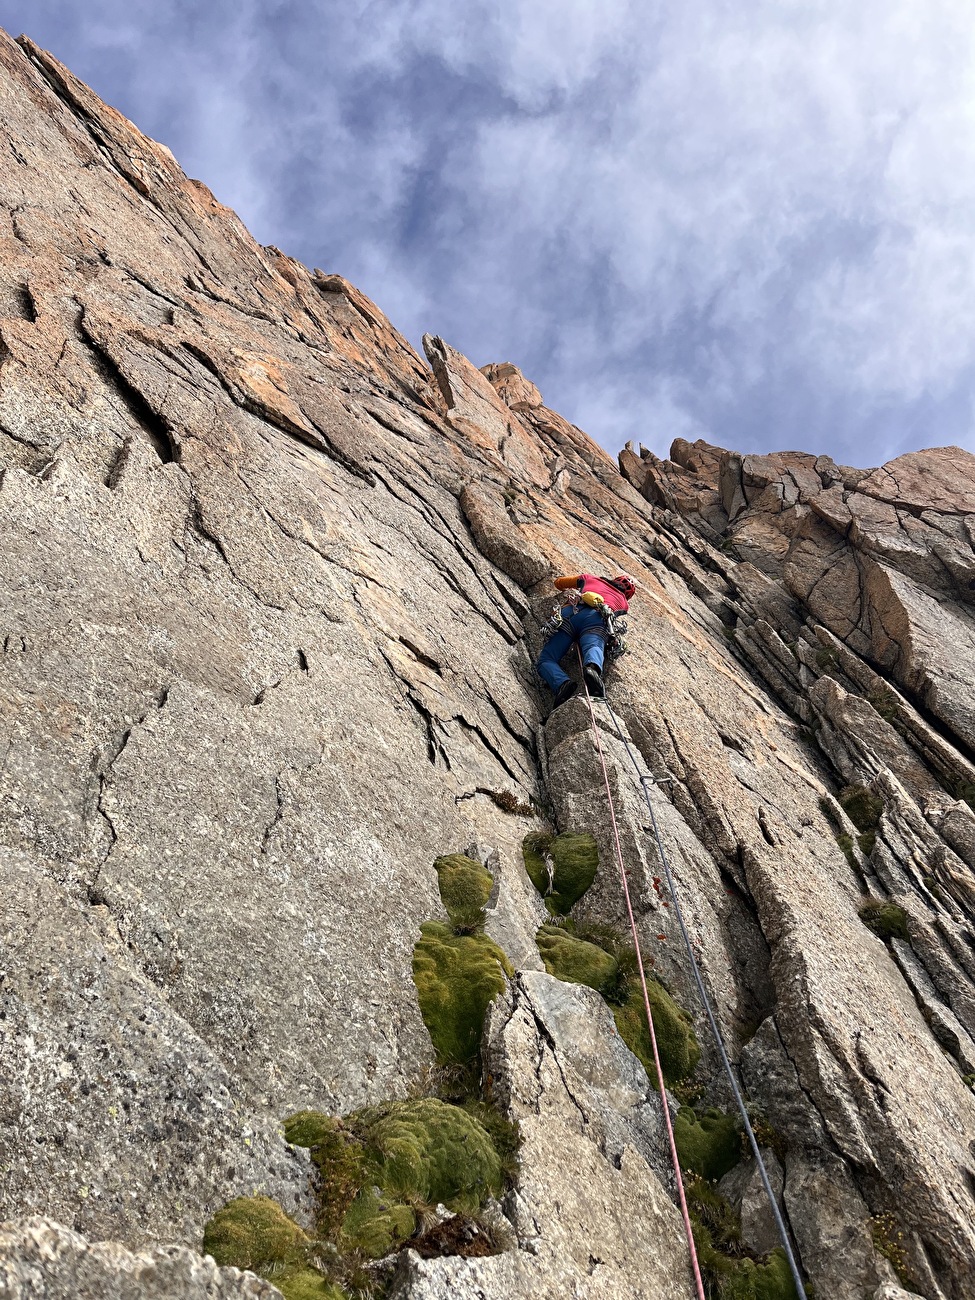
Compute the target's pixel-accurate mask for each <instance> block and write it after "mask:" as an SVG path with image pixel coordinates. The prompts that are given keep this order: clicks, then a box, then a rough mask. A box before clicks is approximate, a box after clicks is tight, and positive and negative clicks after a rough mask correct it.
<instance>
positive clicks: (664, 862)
mask: <svg viewBox="0 0 975 1300" xmlns="http://www.w3.org/2000/svg"><path fill="white" fill-rule="evenodd" d="M602 702H603V704H605V705H606V711H607V713H608V714H609V716H610V717H611V718H612V719H613V725H614V726H615V727H616V734H617V736H618V737H619V739H620V741H621V742H622V744H623V747H624V748H625V750H626V752H627V754H628V755H629V759H630V762H631V763H632V764H633V768H634V771H635V772H636V775H637V780H638V781H639V782H640V784H641V786H642V787H643V797H644V799H646V801H647V808H648V809H649V811H650V822H651V826H648V827H645V828H644V829H646V830H652V831H653V836H654V839H655V840H656V842H657V854H658V856H659V858H660V865H661V867H662V868H663V873H664V878H665V879H666V881H667V889H668V891H669V893H670V897H671V899H672V901H673V904H674V913H675V915H676V916H677V924H678V925H679V926H680V932H681V935H682V936H683V939H684V947H685V948H686V949H687V956H688V959H689V961H690V963H691V970H692V971H693V973H694V981H695V983H696V984H697V991H698V994H699V995H700V998H701V1003H702V1005H703V1006H704V1011H705V1014H706V1015H707V1018H708V1022H709V1023H710V1025H711V1032H712V1034H713V1035H714V1040H715V1042H716V1043H717V1045H718V1051H719V1052H720V1053H721V1061H722V1064H723V1065H724V1069H725V1074H727V1076H728V1082H729V1083H730V1084H731V1091H732V1092H733V1093H734V1096H735V1102H736V1104H737V1106H738V1112H739V1114H740V1115H741V1119H742V1123H743V1124H744V1126H745V1132H746V1133H747V1134H748V1141H749V1144H750V1145H751V1148H752V1154H753V1155H754V1156H755V1162H756V1164H757V1165H758V1172H759V1175H760V1177H761V1179H762V1186H763V1187H764V1188H765V1195H766V1196H767V1197H768V1202H769V1205H770V1206H771V1207H772V1214H773V1215H774V1217H775V1224H776V1227H777V1228H778V1230H779V1236H780V1237H781V1238H782V1245H783V1246H784V1248H785V1253H786V1257H787V1259H788V1261H789V1269H790V1271H791V1273H792V1280H793V1281H794V1282H795V1284H796V1291H797V1292H798V1295H799V1300H807V1296H806V1291H805V1288H804V1287H803V1285H802V1278H801V1277H800V1275H799V1266H798V1264H797V1263H796V1257H795V1255H794V1254H793V1251H792V1243H791V1242H790V1240H789V1232H788V1229H787V1228H786V1226H785V1221H784V1220H783V1218H782V1213H781V1211H780V1210H779V1206H778V1202H777V1201H776V1199H775V1194H774V1192H773V1191H772V1184H771V1183H770V1182H769V1177H768V1171H767V1170H766V1168H765V1161H764V1160H763V1159H762V1153H761V1151H760V1150H759V1146H758V1142H757V1140H756V1138H755V1130H754V1129H753V1128H752V1124H751V1120H750V1119H749V1118H748V1111H747V1109H746V1107H745V1100H744V1098H743V1097H742V1095H741V1089H740V1088H739V1086H738V1080H737V1079H736V1078H735V1072H734V1070H733V1069H732V1068H731V1061H730V1060H729V1059H728V1053H727V1051H726V1049H725V1045H724V1039H723V1037H722V1035H721V1030H720V1029H719V1028H718V1022H717V1020H716V1019H715V1015H714V1009H713V1008H712V1006H711V999H710V998H709V997H708V993H707V989H706V988H705V987H704V980H703V979H702V978H701V970H700V967H699V966H698V964H697V958H696V957H695V956H694V947H693V945H692V943H691V937H690V935H689V934H688V932H687V926H686V924H685V922H684V912H683V909H682V908H681V905H680V898H679V897H678V894H677V888H676V886H675V884H674V877H673V873H672V872H671V870H670V862H669V861H668V858H667V854H666V851H665V850H664V842H663V839H662V838H661V835H660V827H659V825H658V824H657V815H656V813H655V812H654V810H653V801H652V800H651V798H650V791H649V789H648V788H647V787H648V786H651V785H657V784H659V783H658V782H657V780H656V779H655V778H654V777H652V776H647V775H646V773H644V772H641V771H640V765H639V763H638V762H637V760H636V757H635V756H634V754H633V749H632V747H631V745H630V742H629V741H628V740H627V738H626V736H625V735H624V733H623V729H622V727H621V726H620V721H619V718H617V716H616V714H615V712H614V711H613V709H611V708H610V705H609V701H608V700H607V699H605V698H604V699H603V701H602ZM662 779H663V780H667V781H671V780H673V777H665V778H662Z"/></svg>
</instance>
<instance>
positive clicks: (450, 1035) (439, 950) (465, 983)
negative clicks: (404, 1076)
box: [413, 921, 513, 1065]
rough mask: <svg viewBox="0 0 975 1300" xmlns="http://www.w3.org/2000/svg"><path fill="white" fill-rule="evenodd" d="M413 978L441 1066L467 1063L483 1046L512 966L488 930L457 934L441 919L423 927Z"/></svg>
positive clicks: (428, 922)
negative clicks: (488, 1019)
mask: <svg viewBox="0 0 975 1300" xmlns="http://www.w3.org/2000/svg"><path fill="white" fill-rule="evenodd" d="M420 931H421V938H420V939H419V941H418V942H417V945H416V947H415V948H414V949H413V982H414V984H415V985H416V992H417V997H418V999H419V1002H420V1014H421V1015H422V1016H423V1023H424V1024H425V1025H426V1027H427V1030H428V1031H429V1034H430V1038H431V1040H432V1042H433V1046H434V1050H435V1051H436V1053H437V1060H438V1062H439V1063H440V1064H441V1065H467V1064H470V1063H471V1062H473V1061H475V1060H476V1059H477V1057H478V1055H479V1053H480V1049H481V1032H482V1030H483V1028H484V1016H485V1013H486V1011H487V1009H488V1006H489V1004H490V1003H491V1002H492V1001H493V1000H494V999H495V998H496V997H497V995H498V994H499V993H500V992H501V991H502V990H503V989H504V987H505V982H506V976H511V975H512V974H513V971H512V969H511V965H510V963H509V961H508V959H507V957H506V956H505V955H504V953H503V952H502V950H501V949H500V948H499V947H498V945H497V944H496V943H495V942H494V940H493V939H489V938H488V937H487V935H485V934H468V935H456V934H454V933H453V931H452V930H451V929H450V927H449V926H446V925H441V924H440V922H439V921H426V922H424V924H423V925H421V926H420Z"/></svg>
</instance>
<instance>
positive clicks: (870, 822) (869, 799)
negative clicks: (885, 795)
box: [837, 785, 884, 831]
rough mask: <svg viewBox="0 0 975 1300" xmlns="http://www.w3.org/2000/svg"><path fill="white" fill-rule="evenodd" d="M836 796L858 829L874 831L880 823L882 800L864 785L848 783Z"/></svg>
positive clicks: (882, 808)
mask: <svg viewBox="0 0 975 1300" xmlns="http://www.w3.org/2000/svg"><path fill="white" fill-rule="evenodd" d="M837 798H838V800H839V803H840V805H841V807H842V808H843V811H844V812H845V813H846V815H847V817H849V819H850V821H851V822H852V823H853V825H854V826H855V827H856V828H857V830H858V831H875V830H876V829H877V827H878V826H879V825H880V818H881V816H882V815H883V811H884V801H883V799H880V798H878V796H877V795H875V794H874V793H873V791H872V790H868V789H867V787H866V786H865V785H848V786H846V787H845V789H843V790H841V791H840V792H839V794H838V796H837Z"/></svg>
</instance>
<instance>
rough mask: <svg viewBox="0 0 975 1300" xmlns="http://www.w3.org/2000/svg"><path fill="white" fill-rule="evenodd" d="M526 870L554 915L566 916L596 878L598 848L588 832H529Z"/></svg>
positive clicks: (525, 846) (526, 849)
mask: <svg viewBox="0 0 975 1300" xmlns="http://www.w3.org/2000/svg"><path fill="white" fill-rule="evenodd" d="M522 853H523V854H524V858H525V870H526V871H527V872H528V875H529V878H530V880H531V882H532V884H533V885H534V886H535V888H536V889H537V890H538V892H539V893H540V894H541V895H542V898H543V899H544V900H545V906H546V907H547V908H548V910H549V911H550V912H551V913H552V915H553V916H565V915H566V914H567V913H568V912H569V910H570V909H571V908H572V907H573V905H574V904H575V903H577V902H578V901H579V899H580V898H581V897H582V896H583V894H584V893H585V892H586V890H587V889H588V888H589V887H590V885H591V884H592V882H593V881H594V880H595V879H596V871H597V870H598V868H599V850H598V848H597V847H596V841H595V839H593V837H592V836H591V835H588V834H573V833H572V832H569V831H567V832H566V833H565V834H563V835H548V834H545V833H544V832H541V831H536V832H533V833H532V834H531V835H526V836H525V838H524V840H523V842H522Z"/></svg>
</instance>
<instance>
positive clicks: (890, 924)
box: [858, 898, 910, 943]
mask: <svg viewBox="0 0 975 1300" xmlns="http://www.w3.org/2000/svg"><path fill="white" fill-rule="evenodd" d="M858 915H859V917H860V920H861V921H862V922H863V924H864V925H865V926H866V927H867V929H868V930H872V931H873V932H874V934H875V935H877V937H878V938H880V939H883V941H884V943H889V942H890V940H891V939H903V940H904V942H905V943H908V942H909V941H910V935H909V933H908V929H907V913H906V912H905V911H904V909H903V907H898V906H897V904H896V903H885V902H882V901H881V900H880V899H879V898H867V899H865V900H864V902H863V905H862V906H861V908H860V911H859V913H858Z"/></svg>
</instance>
